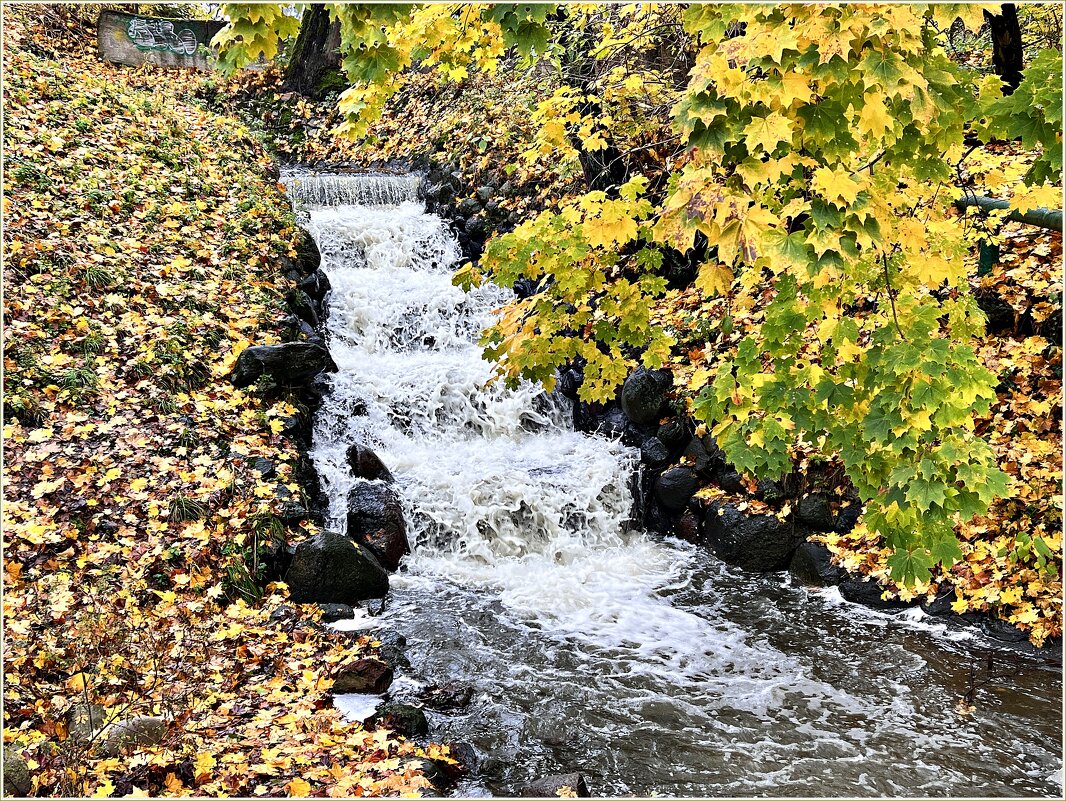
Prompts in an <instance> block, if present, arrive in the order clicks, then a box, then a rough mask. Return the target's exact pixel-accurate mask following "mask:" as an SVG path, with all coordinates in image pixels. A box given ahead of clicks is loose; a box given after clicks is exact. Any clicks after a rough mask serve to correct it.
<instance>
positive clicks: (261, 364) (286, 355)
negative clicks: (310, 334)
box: [229, 342, 337, 388]
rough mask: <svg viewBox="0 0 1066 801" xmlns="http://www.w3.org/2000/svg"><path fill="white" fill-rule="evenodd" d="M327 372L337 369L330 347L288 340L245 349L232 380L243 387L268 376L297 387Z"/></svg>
mask: <svg viewBox="0 0 1066 801" xmlns="http://www.w3.org/2000/svg"><path fill="white" fill-rule="evenodd" d="M324 372H325V373H335V372H337V365H336V363H335V362H334V361H333V358H332V357H331V356H330V355H329V351H328V350H326V349H325V348H324V347H322V346H321V345H319V344H317V343H315V342H285V343H282V344H280V345H253V346H251V347H249V348H245V349H244V350H243V351H241V355H240V356H238V357H237V364H236V365H235V366H234V368H233V372H232V373H230V376H229V380H230V382H231V383H232V384H233V386H235V387H237V388H243V387H247V386H251V385H252V384H254V383H255V382H256V381H258V380H259V378H260V377H261V376H264V375H269V376H270V377H272V378H273V379H274V381H276V382H277V383H278V384H281V385H282V386H286V387H298V386H302V385H304V384H307V383H308V382H309V381H310V380H311V379H312V378H314V377H315V376H316V375H318V374H319V373H324Z"/></svg>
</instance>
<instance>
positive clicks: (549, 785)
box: [520, 773, 590, 798]
mask: <svg viewBox="0 0 1066 801" xmlns="http://www.w3.org/2000/svg"><path fill="white" fill-rule="evenodd" d="M570 791H572V792H573V794H575V795H576V796H577V797H578V798H589V797H590V795H589V788H588V785H587V784H586V783H585V777H584V776H582V775H581V774H580V773H564V774H559V775H555V776H544V777H543V778H540V779H537V780H536V781H535V782H532V783H530V784H528V785H526V786H525V787H524V788H522V792H521V793H520V795H521V797H522V798H559V797H560V796H570V795H571V792H570Z"/></svg>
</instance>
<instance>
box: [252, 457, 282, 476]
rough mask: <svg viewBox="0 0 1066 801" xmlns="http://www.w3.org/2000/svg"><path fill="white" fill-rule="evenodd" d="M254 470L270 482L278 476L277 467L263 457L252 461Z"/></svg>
mask: <svg viewBox="0 0 1066 801" xmlns="http://www.w3.org/2000/svg"><path fill="white" fill-rule="evenodd" d="M251 465H252V469H253V470H255V471H256V472H257V473H259V475H260V476H261V477H262V478H263V479H265V480H267V481H269V480H270V479H272V478H274V477H275V476H277V474H278V470H277V466H276V465H275V464H274V463H273V462H272V461H270V459H264V458H263V457H262V456H257V457H255V458H254V459H252V460H251Z"/></svg>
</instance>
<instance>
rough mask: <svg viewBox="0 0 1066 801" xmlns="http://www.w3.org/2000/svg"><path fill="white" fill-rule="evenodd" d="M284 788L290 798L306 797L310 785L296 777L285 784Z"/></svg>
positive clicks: (309, 790)
mask: <svg viewBox="0 0 1066 801" xmlns="http://www.w3.org/2000/svg"><path fill="white" fill-rule="evenodd" d="M285 790H286V792H288V794H289V797H290V798H307V797H308V795H309V794H310V792H311V785H310V784H309V783H308V782H306V781H304V780H303V779H300V778H296V779H293V780H292V781H291V782H289V783H288V784H286V785H285Z"/></svg>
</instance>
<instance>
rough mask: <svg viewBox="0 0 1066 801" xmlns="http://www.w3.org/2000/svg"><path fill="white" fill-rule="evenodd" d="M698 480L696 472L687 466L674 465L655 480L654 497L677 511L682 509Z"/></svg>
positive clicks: (697, 486) (696, 487) (694, 489)
mask: <svg viewBox="0 0 1066 801" xmlns="http://www.w3.org/2000/svg"><path fill="white" fill-rule="evenodd" d="M698 488H699V482H698V481H697V480H696V474H695V473H693V472H692V471H691V470H689V469H688V468H687V467H674V468H672V469H670V470H667V471H666V472H665V473H663V474H662V475H661V476H659V480H658V481H656V482H655V497H656V498H657V499H658V500H659V503H661V504H662V505H663V506H665V507H666V508H667V509H670V510H673V511H677V510H679V509H684V508H685V505H686V504H687V503H688V499H689V498H691V497H692V496H693V495H694V494H695V493H696V490H697V489H698Z"/></svg>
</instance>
